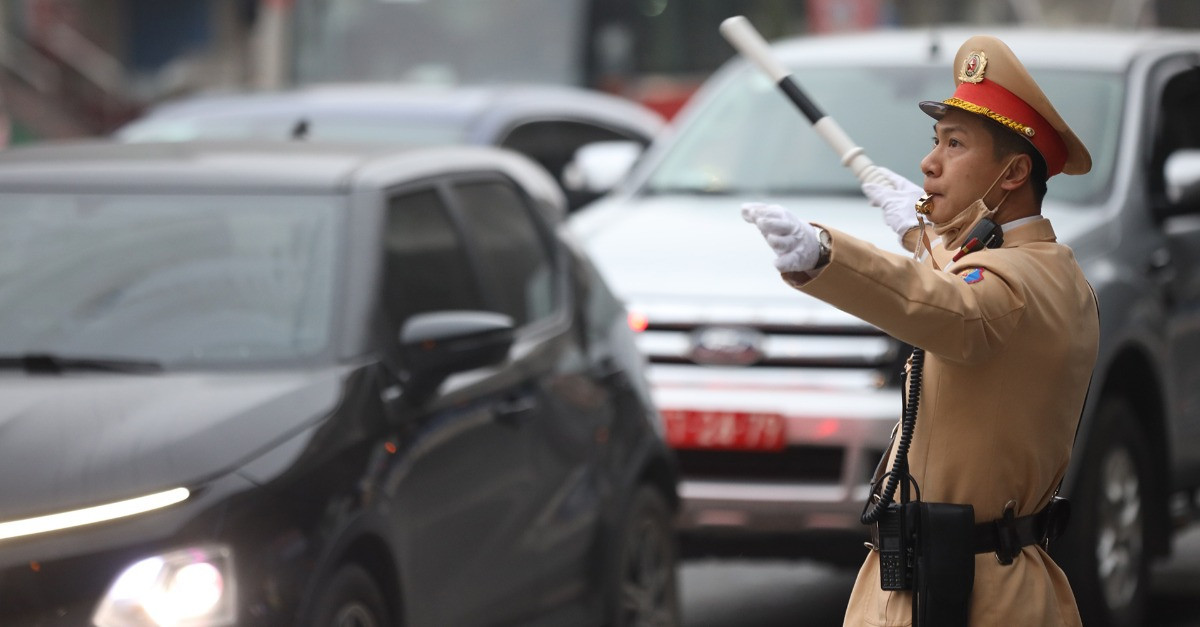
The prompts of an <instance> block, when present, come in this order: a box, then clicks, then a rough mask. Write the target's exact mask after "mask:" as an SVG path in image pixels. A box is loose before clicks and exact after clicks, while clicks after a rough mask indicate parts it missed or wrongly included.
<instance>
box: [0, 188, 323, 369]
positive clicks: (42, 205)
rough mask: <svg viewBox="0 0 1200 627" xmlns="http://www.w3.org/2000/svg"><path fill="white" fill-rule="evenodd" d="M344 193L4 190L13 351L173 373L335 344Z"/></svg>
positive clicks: (3, 241) (1, 272) (1, 311)
mask: <svg viewBox="0 0 1200 627" xmlns="http://www.w3.org/2000/svg"><path fill="white" fill-rule="evenodd" d="M341 206H342V205H341V200H340V199H338V198H336V197H333V196H282V195H280V196H269V195H256V196H249V195H247V196H238V195H232V194H227V195H221V196H212V195H203V194H197V195H159V194H49V193H46V194H42V193H28V194H19V193H6V194H0V354H3V355H8V356H19V355H29V354H51V355H59V356H64V357H104V358H114V359H117V358H121V359H137V360H147V361H153V362H157V363H160V364H162V365H164V366H165V367H190V366H197V365H208V364H213V363H221V364H227V363H236V364H254V363H264V362H271V363H275V362H278V361H290V360H295V359H299V358H303V357H309V356H314V355H317V354H319V353H321V352H322V351H325V350H326V349H327V347H328V345H329V343H330V329H331V321H332V317H333V316H334V313H335V309H334V306H333V302H334V295H333V294H334V285H335V280H334V276H335V272H336V268H337V263H336V262H337V259H338V258H339V252H338V250H339V246H340V244H339V241H340V240H339V232H340V228H339V224H340V222H339V218H338V216H339V215H340V213H339V211H340V209H341Z"/></svg>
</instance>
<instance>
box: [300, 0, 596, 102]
mask: <svg viewBox="0 0 1200 627" xmlns="http://www.w3.org/2000/svg"><path fill="white" fill-rule="evenodd" d="M588 4H589V3H588V2H586V1H585V0H504V1H502V2H500V1H496V0H307V1H304V2H298V3H297V5H296V20H297V24H296V26H297V30H296V35H297V48H296V68H295V69H296V74H297V76H296V78H297V81H298V82H300V83H316V82H328V81H346V80H358V81H405V82H418V83H444V84H454V83H489V82H539V83H556V84H576V83H579V82H580V81H579V79H580V75H581V74H582V70H581V68H582V65H583V63H584V60H583V58H582V55H583V47H582V46H580V45H579V43H578V42H580V41H581V40H582V39H583V30H584V24H585V22H586V15H585V14H584V11H585V10H586V8H587V6H588Z"/></svg>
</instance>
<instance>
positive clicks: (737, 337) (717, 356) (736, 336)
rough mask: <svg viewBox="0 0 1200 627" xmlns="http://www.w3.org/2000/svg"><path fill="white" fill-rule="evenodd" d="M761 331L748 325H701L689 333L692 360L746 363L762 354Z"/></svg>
mask: <svg viewBox="0 0 1200 627" xmlns="http://www.w3.org/2000/svg"><path fill="white" fill-rule="evenodd" d="M762 344H763V334H762V333H760V332H759V331H757V330H755V329H751V328H747V327H704V328H701V329H698V330H697V331H696V332H695V333H693V334H692V353H691V358H692V361H694V362H696V363H698V364H711V365H720V366H749V365H751V364H755V363H758V362H759V361H761V360H762V358H763V356H764V355H763V351H762Z"/></svg>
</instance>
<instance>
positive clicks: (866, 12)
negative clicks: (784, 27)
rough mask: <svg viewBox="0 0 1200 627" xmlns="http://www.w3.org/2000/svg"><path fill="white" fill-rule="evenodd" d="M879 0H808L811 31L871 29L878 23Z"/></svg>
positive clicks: (833, 31) (834, 31) (830, 31)
mask: <svg viewBox="0 0 1200 627" xmlns="http://www.w3.org/2000/svg"><path fill="white" fill-rule="evenodd" d="M879 4H880V0H808V26H809V31H810V32H813V33H836V32H839V31H853V30H871V29H874V28H875V27H876V26H877V25H878V24H879V12H880V11H879Z"/></svg>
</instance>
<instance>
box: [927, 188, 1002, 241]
mask: <svg viewBox="0 0 1200 627" xmlns="http://www.w3.org/2000/svg"><path fill="white" fill-rule="evenodd" d="M1001 202H1003V201H1001ZM996 208H997V209H998V208H999V205H997V206H996ZM994 215H996V210H995V209H988V206H987V204H985V203H984V202H983V199H982V198H980V199H979V200H976V201H975V202H973V203H971V205H970V206H968V207H967V208H966V209H963V210H962V211H960V212H958V215H956V216H954V217H953V218H951V219H949V220H947V221H946V222H943V223H942V224H935V225H933V232H934V233H936V234H937V235H938V237H940V238H942V247H943V248H945V249H946V250H956V249H958V248H961V247H962V245H963V244H965V243H966V242H964V241H962V240H965V239H966V238H967V235H968V234H970V233H971V229H972V228H974V227H975V225H976V224H978V223H979V221H980V220H983V219H984V218H991V217H992V216H994Z"/></svg>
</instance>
